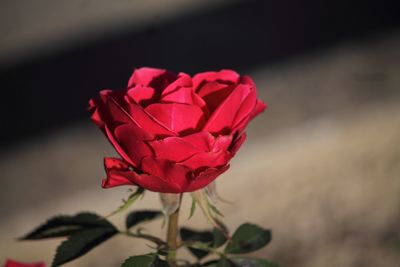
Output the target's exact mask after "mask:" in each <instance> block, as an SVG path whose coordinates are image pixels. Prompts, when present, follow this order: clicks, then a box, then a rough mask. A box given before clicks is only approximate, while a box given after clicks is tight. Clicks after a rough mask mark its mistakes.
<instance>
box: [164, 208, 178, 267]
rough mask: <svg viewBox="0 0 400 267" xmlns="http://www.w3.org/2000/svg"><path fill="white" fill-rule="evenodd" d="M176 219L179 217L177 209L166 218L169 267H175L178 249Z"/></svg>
mask: <svg viewBox="0 0 400 267" xmlns="http://www.w3.org/2000/svg"><path fill="white" fill-rule="evenodd" d="M178 217H179V207H178V209H177V210H176V211H175V212H174V213H172V214H171V215H169V218H168V232H167V245H168V254H167V261H168V263H169V264H170V266H171V267H176V249H177V247H178Z"/></svg>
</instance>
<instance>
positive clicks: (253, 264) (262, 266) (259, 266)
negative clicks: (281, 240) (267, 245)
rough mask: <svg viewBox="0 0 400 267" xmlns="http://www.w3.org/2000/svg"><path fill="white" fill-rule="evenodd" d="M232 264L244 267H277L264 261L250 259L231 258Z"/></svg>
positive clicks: (277, 266)
mask: <svg viewBox="0 0 400 267" xmlns="http://www.w3.org/2000/svg"><path fill="white" fill-rule="evenodd" d="M230 260H231V261H232V262H234V263H235V264H237V265H238V266H246V267H279V265H277V264H276V263H273V262H270V261H267V260H264V259H250V258H231V259H230Z"/></svg>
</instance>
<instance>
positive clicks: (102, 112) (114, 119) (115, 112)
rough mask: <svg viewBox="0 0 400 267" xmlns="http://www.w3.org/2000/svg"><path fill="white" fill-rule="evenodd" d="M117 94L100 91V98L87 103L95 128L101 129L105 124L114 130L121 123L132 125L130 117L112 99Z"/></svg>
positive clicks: (119, 104)
mask: <svg viewBox="0 0 400 267" xmlns="http://www.w3.org/2000/svg"><path fill="white" fill-rule="evenodd" d="M118 94H119V93H113V92H111V91H110V90H102V91H101V92H100V97H97V98H93V99H91V100H90V101H89V105H90V106H89V108H90V109H91V110H92V111H93V114H92V120H93V122H94V123H96V125H97V126H99V127H102V126H103V125H104V123H107V124H108V126H109V127H110V128H114V127H115V126H116V125H119V124H121V123H134V121H133V120H132V118H131V116H130V115H129V114H128V113H127V111H126V110H125V109H124V108H123V107H122V106H121V103H118V101H117V100H116V99H115V98H114V96H115V97H118Z"/></svg>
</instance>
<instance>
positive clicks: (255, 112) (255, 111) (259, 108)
mask: <svg viewBox="0 0 400 267" xmlns="http://www.w3.org/2000/svg"><path fill="white" fill-rule="evenodd" d="M266 108H267V105H266V104H265V103H264V102H262V101H261V100H259V99H257V104H256V106H255V108H254V109H253V111H252V112H251V113H250V120H252V119H253V118H254V117H255V116H257V115H258V114H260V113H261V112H263V111H264V110H265V109H266Z"/></svg>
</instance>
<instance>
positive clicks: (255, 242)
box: [225, 223, 271, 254]
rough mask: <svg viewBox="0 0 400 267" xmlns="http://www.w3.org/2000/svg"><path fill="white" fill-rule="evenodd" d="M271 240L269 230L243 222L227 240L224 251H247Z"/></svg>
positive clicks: (239, 252)
mask: <svg viewBox="0 0 400 267" xmlns="http://www.w3.org/2000/svg"><path fill="white" fill-rule="evenodd" d="M270 241H271V231H269V230H264V229H262V228H260V227H259V226H257V225H254V224H250V223H245V224H242V225H241V226H239V228H238V229H237V230H236V232H235V233H234V234H233V236H232V239H231V240H230V241H229V242H228V244H227V246H226V248H225V252H226V253H231V254H242V253H249V252H253V251H255V250H258V249H260V248H262V247H264V246H265V245H267V244H268V243H269V242H270Z"/></svg>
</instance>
